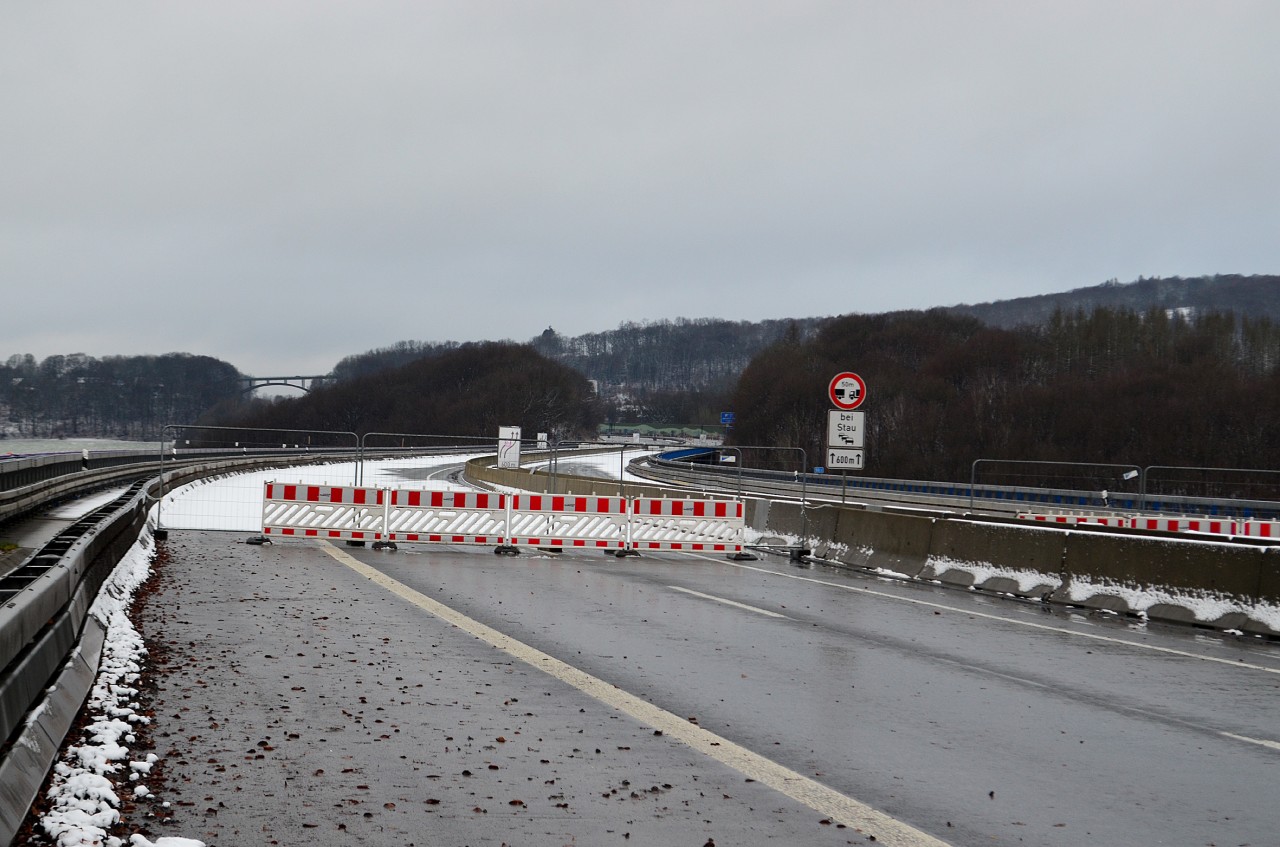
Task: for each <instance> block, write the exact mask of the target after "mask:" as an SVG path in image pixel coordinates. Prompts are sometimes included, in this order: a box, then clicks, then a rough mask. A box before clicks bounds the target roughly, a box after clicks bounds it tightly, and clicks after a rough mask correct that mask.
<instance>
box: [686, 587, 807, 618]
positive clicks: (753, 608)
mask: <svg viewBox="0 0 1280 847" xmlns="http://www.w3.org/2000/svg"><path fill="white" fill-rule="evenodd" d="M667 588H670V589H671V590H672V591H682V592H684V593H685V594H692V595H693V596H694V597H701V598H702V599H704V600H714V601H716V602H717V603H723V604H725V605H726V606H734V607H735V608H738V609H746V610H747V611H748V612H755V613H756V614H757V615H768V616H769V617H771V618H785V617H786V615H780V614H778V613H777V612H771V611H769V610H768V609H761V608H759V607H756V606H748V605H747V604H746V603H739V602H738V601H736V600H727V599H725V598H724V597H717V596H715V595H714V594H703V593H702V592H701V591H694V590H693V589H692V588H681V587H680V586H678V585H668V586H667Z"/></svg>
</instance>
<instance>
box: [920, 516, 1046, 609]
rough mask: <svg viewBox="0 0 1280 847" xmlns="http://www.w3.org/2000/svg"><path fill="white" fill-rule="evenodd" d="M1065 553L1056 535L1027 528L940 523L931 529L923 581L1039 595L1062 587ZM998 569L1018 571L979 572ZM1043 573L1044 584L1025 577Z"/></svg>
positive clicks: (953, 522)
mask: <svg viewBox="0 0 1280 847" xmlns="http://www.w3.org/2000/svg"><path fill="white" fill-rule="evenodd" d="M1063 556H1064V550H1063V534H1062V533H1060V532H1053V531H1048V532H1046V531H1044V530H1041V529H1038V528H1037V529H1028V528H1024V527H1020V526H1010V525H1007V524H998V523H987V522H979V521H970V520H956V519H953V520H939V521H937V522H935V524H934V526H933V536H932V538H931V539H930V543H929V561H928V565H927V566H926V568H925V570H924V572H922V573H921V576H922V577H924V578H926V579H938V580H941V581H942V582H945V583H949V584H954V585H962V586H969V585H976V586H978V587H979V588H983V589H986V590H988V591H1000V592H1004V593H1009V594H1020V595H1024V596H1042V595H1044V594H1045V593H1048V592H1050V591H1052V590H1053V589H1054V588H1056V587H1057V586H1058V584H1059V582H1060V578H1059V577H1058V575H1059V574H1060V572H1061V570H1062V562H1063ZM973 565H979V566H985V567H986V568H990V567H993V566H994V567H997V568H1001V569H1004V570H1006V571H1011V572H1017V573H1018V574H1019V575H1020V576H1019V577H1018V578H1014V577H1011V576H1008V575H1000V574H984V573H982V569H981V568H974V567H966V566H973ZM1031 573H1039V574H1044V575H1045V576H1046V578H1045V579H1044V580H1039V581H1036V580H1034V579H1030V580H1029V579H1027V578H1026V577H1025V576H1021V575H1025V574H1031Z"/></svg>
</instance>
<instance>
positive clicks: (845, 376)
mask: <svg viewBox="0 0 1280 847" xmlns="http://www.w3.org/2000/svg"><path fill="white" fill-rule="evenodd" d="M827 396H828V397H829V398H830V399H831V405H833V406H835V407H836V408H837V409H843V410H844V411H846V412H847V411H850V410H853V409H856V408H858V407H859V406H861V405H862V403H863V401H865V400H866V399H867V384H866V383H865V382H863V380H862V377H860V376H858V375H857V374H856V373H850V372H848V371H846V372H844V373H841V374H836V375H835V376H834V377H833V378H832V379H831V385H830V386H828V387H827Z"/></svg>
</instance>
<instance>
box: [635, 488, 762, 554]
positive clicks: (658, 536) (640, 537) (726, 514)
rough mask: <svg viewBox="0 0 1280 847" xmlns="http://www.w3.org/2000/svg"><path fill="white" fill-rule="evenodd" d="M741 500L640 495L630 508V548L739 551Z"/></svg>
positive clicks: (741, 539) (740, 550)
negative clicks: (686, 498)
mask: <svg viewBox="0 0 1280 847" xmlns="http://www.w3.org/2000/svg"><path fill="white" fill-rule="evenodd" d="M744 527H745V521H744V520H743V511H742V503H740V502H735V501H730V500H674V499H658V498H643V497H642V498H639V499H637V500H633V501H632V507H631V549H633V550H678V551H687V552H697V551H702V550H713V551H725V552H732V553H741V552H742V545H743V535H744V531H745V530H744Z"/></svg>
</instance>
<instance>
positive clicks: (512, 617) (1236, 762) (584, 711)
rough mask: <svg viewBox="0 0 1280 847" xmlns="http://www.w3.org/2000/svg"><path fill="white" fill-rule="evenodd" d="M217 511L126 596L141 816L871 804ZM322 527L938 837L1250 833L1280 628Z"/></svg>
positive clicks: (759, 819) (456, 821)
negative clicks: (237, 526) (750, 769)
mask: <svg viewBox="0 0 1280 847" xmlns="http://www.w3.org/2000/svg"><path fill="white" fill-rule="evenodd" d="M243 538H244V536H243V534H238V533H213V532H188V531H182V532H175V533H174V534H173V535H172V536H171V538H170V540H169V542H168V543H167V552H168V554H169V560H168V561H167V562H164V563H162V564H161V566H160V580H159V582H158V585H157V587H156V589H155V591H154V593H153V594H152V596H151V597H150V598H149V599H148V600H147V601H146V602H145V604H144V606H143V610H142V613H141V628H142V630H143V633H144V635H145V636H146V637H147V639H148V642H149V643H150V644H153V645H155V656H154V659H155V661H156V663H157V668H158V670H159V671H160V673H159V674H158V675H157V679H156V684H157V690H156V692H155V695H154V696H155V698H156V710H155V711H156V726H155V739H154V740H155V742H156V745H157V752H159V753H160V754H161V755H162V756H165V757H166V758H165V765H164V769H165V786H166V787H165V789H164V790H162V791H160V794H161V795H162V796H164V797H167V798H168V799H170V800H173V801H176V803H177V805H176V807H175V808H176V814H175V818H174V822H173V824H172V825H171V826H170V827H169V828H168V829H162V830H159V831H158V832H160V833H161V834H162V833H163V832H175V833H181V834H184V835H188V836H191V837H198V838H202V839H204V840H206V841H208V842H209V843H211V844H228V845H229V844H247V843H253V844H266V843H279V844H305V843H320V844H346V843H358V844H379V845H380V844H409V843H413V844H418V845H424V844H429V845H470V844H494V845H498V844H503V843H506V844H510V845H513V847H514V845H526V844H530V845H543V844H547V845H558V844H614V843H617V844H628V845H630V844H661V845H676V844H693V845H695V847H696V845H703V844H705V843H707V841H708V840H712V841H714V843H715V844H716V845H720V847H724V845H729V844H763V843H780V844H846V843H853V844H864V843H871V841H870V838H869V836H872V835H875V834H876V833H875V832H873V831H872V829H871V828H864V830H863V831H858V828H857V827H855V826H844V827H842V826H841V825H840V822H839V821H838V820H832V818H831V817H830V816H828V815H825V814H823V813H821V812H819V811H816V810H815V809H814V808H811V807H810V806H809V805H806V802H805V800H804V798H803V796H801V797H799V799H793V798H792V797H790V796H787V795H786V794H785V793H783V792H782V791H777V790H774V789H773V788H770V787H768V786H766V785H764V784H762V783H761V782H760V781H759V780H753V779H751V778H750V777H748V776H745V775H744V773H743V772H741V771H740V770H736V769H735V768H734V767H733V766H731V765H729V764H725V763H723V762H722V761H720V760H717V759H715V758H712V757H710V756H708V755H704V752H703V751H699V750H696V749H693V748H691V747H689V746H686V745H685V744H683V743H680V742H679V741H678V740H676V739H675V738H674V737H673V734H672V733H671V732H670V731H668V732H666V733H664V734H663V735H661V736H658V735H655V729H654V726H653V725H650V724H646V723H645V722H644V721H641V720H637V719H636V718H634V717H631V716H630V715H628V714H626V713H622V712H619V711H618V710H616V709H615V708H614V707H613V706H611V705H607V704H605V703H602V702H600V701H598V700H596V699H594V698H592V697H590V696H588V695H587V694H585V693H583V692H582V691H579V690H577V689H575V688H572V687H570V686H569V685H566V684H565V683H563V682H561V681H559V680H557V679H553V678H552V677H550V676H547V675H546V674H544V673H543V672H542V671H540V670H537V669H535V668H534V667H533V666H531V665H530V664H528V663H526V662H524V661H521V660H519V659H517V658H514V657H513V656H511V655H510V654H508V653H504V652H501V651H499V650H497V649H495V648H494V647H492V646H489V645H488V644H485V643H483V642H481V641H478V640H477V639H476V638H474V637H473V636H472V635H469V634H467V633H465V632H463V631H462V630H460V629H458V628H457V627H455V626H454V625H453V624H451V623H446V622H444V621H442V620H440V619H439V618H438V617H436V616H434V615H433V614H430V613H429V612H427V611H424V610H423V609H422V608H419V607H417V606H414V605H412V604H411V603H409V602H406V601H405V600H404V599H402V598H400V597H398V596H395V595H393V594H391V593H390V592H389V591H388V590H387V589H386V588H385V587H383V586H380V585H377V584H375V583H373V582H371V581H370V580H369V579H368V578H366V577H365V576H362V575H360V574H359V573H357V572H356V571H355V570H353V569H352V568H350V567H348V566H346V565H344V564H342V563H341V562H340V561H338V560H336V559H335V558H334V557H333V556H332V555H329V554H327V553H325V552H324V551H323V550H322V549H321V546H320V545H318V544H313V543H306V542H298V543H288V544H279V545H276V546H274V547H251V546H247V545H244V544H243V543H242V541H243ZM340 549H341V551H342V552H343V553H345V554H348V555H350V556H352V557H354V558H355V559H357V560H359V561H360V562H364V563H367V564H369V565H372V566H373V567H375V568H376V569H377V570H378V571H380V572H382V573H383V574H386V575H387V576H388V577H390V578H391V579H394V580H396V581H398V582H399V583H402V584H403V585H405V586H408V587H409V588H412V589H414V590H416V591H418V592H421V593H422V594H423V595H426V596H427V597H429V598H431V599H432V600H434V601H437V602H439V603H443V604H445V605H446V606H448V607H450V608H451V609H453V610H455V611H457V612H460V613H462V614H463V615H466V616H468V617H469V618H472V619H474V620H476V621H478V622H480V623H481V624H484V625H487V626H488V627H492V628H493V629H495V630H498V631H499V632H500V633H504V634H506V635H507V636H510V637H512V638H515V639H518V640H519V641H520V642H523V643H524V644H526V645H529V646H530V647H532V648H535V649H537V650H540V651H543V652H544V653H547V654H550V655H551V656H554V657H556V658H558V659H560V660H562V661H563V662H566V663H568V664H570V665H572V666H574V667H575V668H578V669H580V670H581V671H583V672H585V673H587V674H591V675H594V676H595V677H598V678H599V679H601V680H604V681H605V682H606V683H608V684H610V685H611V686H616V688H617V690H619V691H622V692H630V693H631V694H634V695H636V696H637V697H639V698H640V699H642V700H644V701H648V702H649V703H652V704H654V705H656V706H658V707H660V708H661V709H663V710H666V711H667V712H669V713H671V714H672V715H674V716H676V717H677V718H678V719H679V720H682V721H692V722H696V723H697V725H698V726H700V727H703V728H705V729H707V730H710V731H711V732H714V733H716V734H717V735H718V736H721V737H723V739H724V740H725V746H726V747H728V746H731V745H732V744H733V743H736V744H737V745H741V746H742V747H744V748H746V749H747V750H750V751H754V753H757V754H760V755H762V756H764V757H767V758H768V759H771V760H773V761H775V762H777V763H778V764H779V765H781V766H783V767H785V768H789V769H791V770H792V771H794V772H796V773H798V774H803V775H805V776H808V777H810V778H812V779H813V780H815V781H816V782H818V783H821V784H822V785H824V786H826V787H828V788H830V789H834V790H835V791H836V792H839V793H840V794H843V795H846V796H848V797H851V798H856V800H858V801H861V802H863V803H866V804H869V805H870V806H872V807H874V808H875V809H878V810H880V811H882V812H885V813H887V814H889V815H891V816H893V817H894V818H896V819H898V820H900V821H903V822H904V823H905V824H906V825H907V826H909V827H913V828H915V829H917V830H919V831H922V832H923V833H927V834H929V835H931V836H933V837H935V838H937V839H941V840H943V841H945V842H948V843H952V844H957V845H962V844H964V845H967V844H1024V843H1025V844H1040V845H1079V844H1093V843H1098V844H1178V845H1202V844H1203V845H1208V844H1214V845H1228V844H1231V845H1236V844H1252V845H1267V844H1274V843H1276V832H1277V830H1278V828H1280V810H1278V809H1277V804H1276V799H1277V797H1278V796H1280V794H1278V792H1277V789H1276V787H1275V785H1276V774H1277V772H1278V770H1277V769H1278V767H1280V746H1278V745H1277V742H1280V672H1278V671H1280V646H1278V645H1275V644H1268V643H1263V642H1258V641H1256V640H1252V639H1249V640H1239V641H1238V640H1235V639H1233V638H1230V637H1223V636H1219V635H1216V634H1209V633H1198V632H1196V631H1193V630H1183V629H1176V628H1157V627H1154V626H1150V627H1147V626H1137V625H1134V624H1131V623H1125V622H1123V621H1116V620H1107V619H1103V618H1096V617H1089V616H1074V615H1069V614H1063V613H1059V612H1050V611H1047V610H1044V609H1041V608H1040V607H1038V606H1034V605H1026V604H1021V603H1014V602H1010V601H1005V600H1000V599H996V598H989V597H983V596H980V595H976V594H973V593H967V592H955V591H949V590H945V589H942V588H937V587H932V586H919V585H910V584H901V583H897V582H893V581H889V580H884V579H878V578H874V577H868V576H865V575H861V574H856V573H850V572H848V571H843V570H837V569H831V568H824V567H797V566H794V565H792V564H791V563H789V562H788V561H786V560H785V559H769V560H765V561H761V562H755V563H742V564H737V563H730V562H728V561H726V560H724V559H718V558H710V557H707V558H697V557H674V556H673V557H657V556H647V557H644V558H638V559H637V558H632V559H615V558H613V557H610V556H603V555H600V554H581V555H573V556H570V555H562V556H552V555H538V554H531V553H530V552H526V553H525V555H522V556H520V557H516V558H507V557H497V556H494V555H493V554H492V553H491V552H489V550H488V549H487V548H480V549H475V550H467V549H459V548H425V547H414V548H411V547H402V548H401V549H400V550H398V551H394V552H392V551H380V552H375V551H373V550H371V549H357V548H345V547H344V548H340ZM1268 743H1269V744H1270V745H1271V746H1268ZM907 837H908V841H903V842H902V843H910V842H909V836H907ZM878 840H879V842H881V843H884V842H886V841H891V840H893V839H892V838H886V837H885V834H884V833H880V837H879V839H878Z"/></svg>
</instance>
